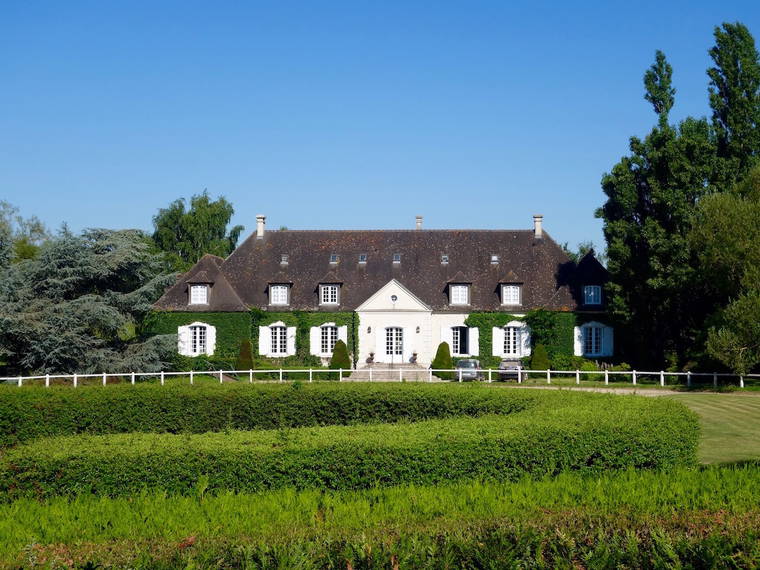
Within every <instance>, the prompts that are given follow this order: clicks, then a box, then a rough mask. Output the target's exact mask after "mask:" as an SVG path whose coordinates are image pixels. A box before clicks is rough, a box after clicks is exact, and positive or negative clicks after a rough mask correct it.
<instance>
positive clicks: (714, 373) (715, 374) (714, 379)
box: [713, 372, 718, 388]
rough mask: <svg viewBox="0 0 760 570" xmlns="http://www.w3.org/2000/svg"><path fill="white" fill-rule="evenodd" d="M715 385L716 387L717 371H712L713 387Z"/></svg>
mask: <svg viewBox="0 0 760 570" xmlns="http://www.w3.org/2000/svg"><path fill="white" fill-rule="evenodd" d="M717 387H718V373H717V372H713V388H717Z"/></svg>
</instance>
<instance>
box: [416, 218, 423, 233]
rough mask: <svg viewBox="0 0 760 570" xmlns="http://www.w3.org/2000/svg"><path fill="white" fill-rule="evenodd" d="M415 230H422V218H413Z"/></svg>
mask: <svg viewBox="0 0 760 570" xmlns="http://www.w3.org/2000/svg"><path fill="white" fill-rule="evenodd" d="M415 228H416V229H418V230H421V229H422V216H417V217H416V218H415Z"/></svg>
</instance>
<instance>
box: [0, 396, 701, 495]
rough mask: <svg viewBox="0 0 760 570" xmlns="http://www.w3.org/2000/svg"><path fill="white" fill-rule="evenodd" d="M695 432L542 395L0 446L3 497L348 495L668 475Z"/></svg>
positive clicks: (674, 408)
mask: <svg viewBox="0 0 760 570" xmlns="http://www.w3.org/2000/svg"><path fill="white" fill-rule="evenodd" d="M697 434H698V423H697V419H696V416H695V415H694V414H693V413H692V412H690V411H688V410H687V409H686V408H685V407H684V406H682V405H681V404H678V403H677V402H673V401H666V400H660V399H651V398H641V397H636V396H630V397H616V396H611V395H604V394H579V393H567V392H544V393H541V394H540V397H539V398H538V399H537V400H536V402H535V404H534V406H533V407H530V408H527V409H526V410H524V411H522V412H516V413H514V414H510V415H487V416H482V417H479V418H470V417H460V418H450V419H437V420H426V421H421V422H417V423H406V422H401V423H396V424H369V425H353V426H327V427H319V428H316V427H308V428H294V429H292V428H286V429H280V430H267V431H251V432H239V431H227V432H221V433H207V434H199V435H194V434H179V435H174V434H138V433H132V434H116V435H106V436H90V435H80V436H73V437H72V436H65V437H57V438H48V439H43V440H40V441H37V442H32V443H29V444H26V445H21V446H19V447H15V448H11V449H9V450H7V451H6V453H5V455H4V457H3V458H2V460H0V494H1V495H2V496H4V497H5V498H6V499H13V498H17V497H20V496H35V497H47V496H53V495H76V494H80V493H92V494H98V495H108V496H124V495H129V494H133V493H136V492H139V491H141V490H142V489H145V488H147V489H151V490H163V491H165V492H167V493H169V494H189V493H194V492H196V487H197V485H198V483H199V482H202V484H203V486H204V487H206V488H208V489H209V490H212V491H217V490H223V489H227V490H232V491H236V492H254V491H262V490H267V489H274V488H281V487H295V488H299V489H303V488H318V489H337V490H347V489H362V488H370V487H375V486H387V485H397V484H403V483H416V484H431V485H434V484H440V483H444V482H448V481H452V480H457V479H463V478H479V479H483V480H499V481H504V480H517V479H519V478H521V477H524V476H526V475H527V476H533V477H535V476H547V475H554V474H557V473H560V472H562V471H564V470H577V471H582V472H597V473H598V472H604V471H606V470H609V469H625V468H631V467H632V468H670V467H674V466H683V465H695V464H696V447H697Z"/></svg>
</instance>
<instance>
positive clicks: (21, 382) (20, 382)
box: [18, 376, 24, 387]
mask: <svg viewBox="0 0 760 570" xmlns="http://www.w3.org/2000/svg"><path fill="white" fill-rule="evenodd" d="M18 385H19V387H21V386H23V385H24V379H23V378H22V377H21V376H19V377H18Z"/></svg>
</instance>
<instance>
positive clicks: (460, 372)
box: [457, 368, 462, 382]
mask: <svg viewBox="0 0 760 570" xmlns="http://www.w3.org/2000/svg"><path fill="white" fill-rule="evenodd" d="M458 370H459V372H457V374H459V381H460V382H461V381H462V369H461V368H459V369H458Z"/></svg>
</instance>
